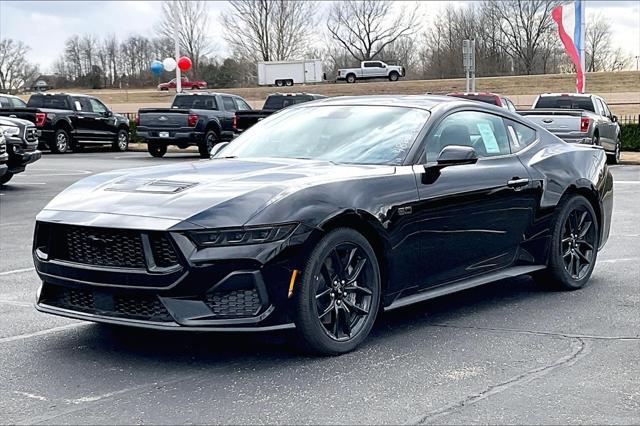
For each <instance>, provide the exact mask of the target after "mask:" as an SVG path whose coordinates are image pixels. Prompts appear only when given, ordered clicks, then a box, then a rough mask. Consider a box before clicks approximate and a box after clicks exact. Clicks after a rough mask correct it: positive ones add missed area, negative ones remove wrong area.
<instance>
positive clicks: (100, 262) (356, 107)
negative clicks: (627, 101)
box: [33, 96, 613, 353]
mask: <svg viewBox="0 0 640 426" xmlns="http://www.w3.org/2000/svg"><path fill="white" fill-rule="evenodd" d="M216 157H217V158H214V159H212V160H205V161H200V162H194V163H182V164H178V165H168V166H160V167H151V168H144V169H136V170H120V171H113V172H108V173H102V174H98V175H95V176H92V177H89V178H87V179H84V180H81V181H79V182H77V183H76V184H74V185H73V186H71V187H70V188H68V189H67V190H65V191H64V192H62V193H61V194H60V195H58V196H57V197H56V198H55V199H54V200H53V201H51V202H50V203H49V205H48V206H47V207H46V208H45V209H44V210H43V211H42V212H41V213H40V214H39V216H38V218H37V224H36V232H35V238H34V244H33V257H34V261H35V265H36V269H37V272H38V274H39V275H40V277H41V279H42V281H43V284H42V287H41V289H40V291H39V292H38V295H37V308H38V309H39V310H40V311H43V312H48V313H52V314H58V315H63V316H68V317H73V318H79V319H84V320H90V321H99V322H107V323H114V324H127V325H132V326H140V327H151V328H160V329H191V330H236V331H237V330H244V331H247V330H273V329H280V328H287V327H295V328H296V329H297V331H298V333H299V335H300V337H301V339H302V341H303V342H304V343H306V344H307V346H308V347H310V348H311V349H313V350H315V351H317V352H321V353H342V352H345V351H349V350H351V349H353V348H355V347H356V345H358V344H359V343H360V342H362V340H363V339H364V338H365V337H366V336H367V334H368V333H369V331H370V330H371V327H372V325H373V323H374V320H375V318H376V315H377V314H378V312H379V311H380V310H381V309H393V308H396V307H400V306H404V305H407V304H409V303H414V302H417V301H421V300H425V299H429V298H433V297H437V296H440V295H443V294H447V293H451V292H454V291H458V290H462V289H466V288H470V287H473V286H477V285H480V284H484V283H488V282H491V281H495V280H498V279H502V278H505V277H511V276H515V275H521V274H532V275H534V276H535V277H537V278H538V279H540V280H542V281H544V282H545V283H546V284H550V285H554V286H556V287H559V288H563V289H577V288H580V287H582V286H583V285H584V284H585V283H586V282H587V281H588V280H589V277H590V275H591V272H592V271H593V268H594V265H595V261H596V256H597V252H598V250H599V248H601V247H602V246H603V245H604V243H605V242H606V240H607V238H608V234H609V227H610V220H611V210H612V202H613V201H612V200H613V192H612V187H613V180H612V177H611V174H610V173H609V171H608V169H607V165H606V155H605V152H604V151H603V150H602V149H600V148H598V147H592V146H578V145H569V144H567V143H565V142H563V141H561V140H560V139H558V138H556V137H555V136H553V135H552V134H550V133H548V132H547V131H545V130H544V129H542V128H541V127H539V126H537V125H535V124H533V123H530V122H528V121H526V119H524V118H522V117H520V116H518V115H515V114H513V113H511V112H509V111H507V110H504V109H500V108H497V107H493V106H491V105H485V104H480V103H477V102H471V101H465V100H460V99H455V98H449V97H436V96H391V97H353V98H334V99H326V100H320V101H315V102H311V103H307V104H302V105H300V106H295V107H292V108H288V109H286V110H284V111H282V112H280V113H278V114H275V115H273V116H271V117H269V118H267V119H265V120H264V121H262V122H260V123H259V124H257V125H256V126H254V127H252V128H251V129H250V130H248V131H247V132H246V133H244V134H243V135H242V136H240V137H239V138H237V139H236V140H234V141H233V142H231V143H230V144H229V145H228V146H226V147H225V148H223V149H222V150H221V151H220V152H219V153H218V154H217V156H216Z"/></svg>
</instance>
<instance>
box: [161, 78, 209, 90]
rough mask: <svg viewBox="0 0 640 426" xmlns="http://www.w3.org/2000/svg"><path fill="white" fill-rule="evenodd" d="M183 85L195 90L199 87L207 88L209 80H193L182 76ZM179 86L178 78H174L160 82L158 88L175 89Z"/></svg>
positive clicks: (185, 87)
mask: <svg viewBox="0 0 640 426" xmlns="http://www.w3.org/2000/svg"><path fill="white" fill-rule="evenodd" d="M180 80H181V82H182V83H181V87H182V89H185V90H186V89H193V90H198V89H206V88H207V82H206V81H201V80H195V81H191V80H189V78H188V77H182V78H181V79H180ZM176 87H177V85H176V79H175V78H172V79H171V80H169V81H168V82H166V83H160V84H158V90H169V89H175V88H176Z"/></svg>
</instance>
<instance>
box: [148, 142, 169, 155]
mask: <svg viewBox="0 0 640 426" xmlns="http://www.w3.org/2000/svg"><path fill="white" fill-rule="evenodd" d="M147 151H149V154H151V156H152V157H156V158H160V157H162V156H164V155H165V154H166V153H167V146H166V145H161V144H157V143H153V142H151V143H147Z"/></svg>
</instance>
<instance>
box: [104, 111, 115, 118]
mask: <svg viewBox="0 0 640 426" xmlns="http://www.w3.org/2000/svg"><path fill="white" fill-rule="evenodd" d="M103 114H104V116H105V117H111V116H113V113H112V112H111V111H109V110H106V111H105V112H104V113H103Z"/></svg>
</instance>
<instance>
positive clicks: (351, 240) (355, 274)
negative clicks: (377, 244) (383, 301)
mask: <svg viewBox="0 0 640 426" xmlns="http://www.w3.org/2000/svg"><path fill="white" fill-rule="evenodd" d="M380 292H381V279H380V270H379V266H378V262H377V259H376V256H375V253H374V251H373V248H372V247H371V245H370V244H369V242H368V241H367V240H366V238H364V237H363V236H362V235H361V234H359V233H358V232H356V231H355V230H352V229H348V228H339V229H336V230H334V231H332V232H330V233H329V234H328V235H327V236H325V237H324V238H323V239H322V240H321V241H320V243H319V244H318V246H317V247H316V248H315V249H314V251H313V253H312V254H311V256H310V258H309V262H308V263H307V266H306V268H305V271H304V274H303V280H302V283H301V285H300V288H299V289H298V292H297V295H296V313H297V316H296V318H297V319H296V326H297V330H298V333H299V334H300V335H301V337H302V339H303V340H304V342H305V343H306V344H307V347H308V348H309V349H311V350H312V351H314V352H317V353H321V354H325V355H329V354H340V353H345V352H348V351H351V350H353V349H354V348H355V347H356V346H357V345H358V344H360V343H361V342H362V341H363V340H364V339H365V338H366V337H367V335H368V334H369V332H370V331H371V327H372V326H373V323H374V322H375V318H376V315H377V313H378V306H379V303H380Z"/></svg>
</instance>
